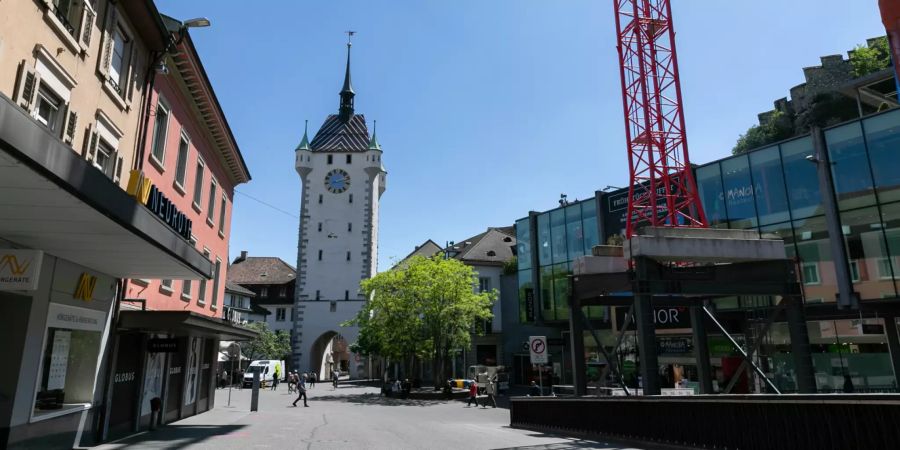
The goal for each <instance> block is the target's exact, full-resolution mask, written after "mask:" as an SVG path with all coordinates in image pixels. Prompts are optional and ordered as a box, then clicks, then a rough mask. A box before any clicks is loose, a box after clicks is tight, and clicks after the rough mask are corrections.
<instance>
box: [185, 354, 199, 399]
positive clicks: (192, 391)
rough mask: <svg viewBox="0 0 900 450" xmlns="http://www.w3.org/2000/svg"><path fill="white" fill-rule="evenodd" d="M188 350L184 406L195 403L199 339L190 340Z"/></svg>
mask: <svg viewBox="0 0 900 450" xmlns="http://www.w3.org/2000/svg"><path fill="white" fill-rule="evenodd" d="M189 342H190V348H189V349H188V364H187V376H186V377H185V382H186V383H187V386H186V387H185V389H187V391H185V395H184V404H185V405H190V404H192V403H194V402H196V401H197V383H199V382H200V339H198V338H190V339H189Z"/></svg>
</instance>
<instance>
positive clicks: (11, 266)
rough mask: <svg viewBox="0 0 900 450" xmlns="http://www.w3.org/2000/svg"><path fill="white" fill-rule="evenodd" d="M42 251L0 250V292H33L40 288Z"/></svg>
mask: <svg viewBox="0 0 900 450" xmlns="http://www.w3.org/2000/svg"><path fill="white" fill-rule="evenodd" d="M43 259H44V252H42V251H40V250H20V249H15V250H14V249H0V291H33V290H36V289H37V288H38V278H39V276H40V273H41V261H42V260H43Z"/></svg>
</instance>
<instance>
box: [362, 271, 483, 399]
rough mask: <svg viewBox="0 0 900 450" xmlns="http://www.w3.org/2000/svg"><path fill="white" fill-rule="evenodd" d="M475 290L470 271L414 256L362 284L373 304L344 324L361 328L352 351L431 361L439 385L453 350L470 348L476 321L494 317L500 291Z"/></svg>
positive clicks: (473, 278)
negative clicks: (404, 263) (493, 308)
mask: <svg viewBox="0 0 900 450" xmlns="http://www.w3.org/2000/svg"><path fill="white" fill-rule="evenodd" d="M477 286H478V275H477V273H476V272H475V271H474V270H473V269H472V268H471V267H469V266H467V265H465V264H463V263H461V262H459V261H457V260H455V259H444V258H442V257H441V256H440V255H438V256H434V257H431V258H425V257H422V256H415V257H413V258H411V259H410V260H409V261H408V264H407V265H406V266H405V267H401V268H397V269H395V270H391V271H387V272H382V273H379V274H378V275H376V276H375V277H373V278H370V279H368V280H364V281H363V282H362V283H361V287H362V290H363V292H364V293H365V295H366V297H368V298H369V301H368V302H366V305H365V306H364V307H363V308H362V309H361V310H360V311H359V314H358V315H357V317H356V318H355V319H353V320H351V321H349V322H347V323H345V324H344V325H347V326H350V325H357V326H359V338H358V340H357V341H356V342H355V343H354V344H353V345H352V349H353V350H354V351H357V352H360V353H363V354H376V355H379V356H383V357H389V358H391V359H394V360H400V361H403V360H408V359H409V358H411V357H416V358H423V359H430V360H431V361H432V362H433V364H434V369H435V370H434V371H433V373H434V375H435V377H436V378H435V382H439V381H440V379H442V377H443V376H444V375H446V370H447V365H446V364H445V362H446V361H447V360H448V358H449V356H450V355H451V354H452V352H454V351H456V350H459V349H463V348H468V347H469V346H470V345H471V333H472V331H473V329H478V327H475V325H476V323H477V322H478V321H480V320H486V319H489V318H491V317H492V314H491V306H492V305H493V303H494V301H495V300H496V298H497V292H496V290H492V291H490V292H476V287H477ZM439 377H440V378H439Z"/></svg>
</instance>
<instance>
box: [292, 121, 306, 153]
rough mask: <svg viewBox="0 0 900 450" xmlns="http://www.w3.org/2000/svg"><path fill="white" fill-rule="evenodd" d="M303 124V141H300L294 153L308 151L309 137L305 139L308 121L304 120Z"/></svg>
mask: <svg viewBox="0 0 900 450" xmlns="http://www.w3.org/2000/svg"><path fill="white" fill-rule="evenodd" d="M303 122H304V123H303V139H302V140H300V145H298V146H297V148H295V149H294V151H297V150H309V137H307V135H306V132H307V129H308V128H309V121H308V120H304V121H303Z"/></svg>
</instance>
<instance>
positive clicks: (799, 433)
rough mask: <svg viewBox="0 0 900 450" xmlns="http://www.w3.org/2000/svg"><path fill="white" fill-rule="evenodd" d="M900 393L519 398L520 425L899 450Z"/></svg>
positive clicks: (654, 438)
mask: <svg viewBox="0 0 900 450" xmlns="http://www.w3.org/2000/svg"><path fill="white" fill-rule="evenodd" d="M898 423H900V395H875V394H871V395H855V394H844V395H823V394H820V395H780V396H779V395H752V396H750V395H710V396H692V397H610V398H578V399H575V398H573V399H564V398H524V397H523V398H513V399H511V402H510V424H511V426H513V427H516V428H528V429H535V430H542V431H556V432H563V433H565V432H570V433H577V434H586V435H596V436H606V437H614V438H615V437H617V438H624V439H633V440H640V441H649V442H659V443H666V444H670V445H680V446H689V447H703V448H715V449H726V448H727V449H766V450H769V449H785V450H787V449H791V450H793V449H802V448H815V449H841V450H849V449H885V450H887V449H897V448H900V426H898V425H897V424H898Z"/></svg>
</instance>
